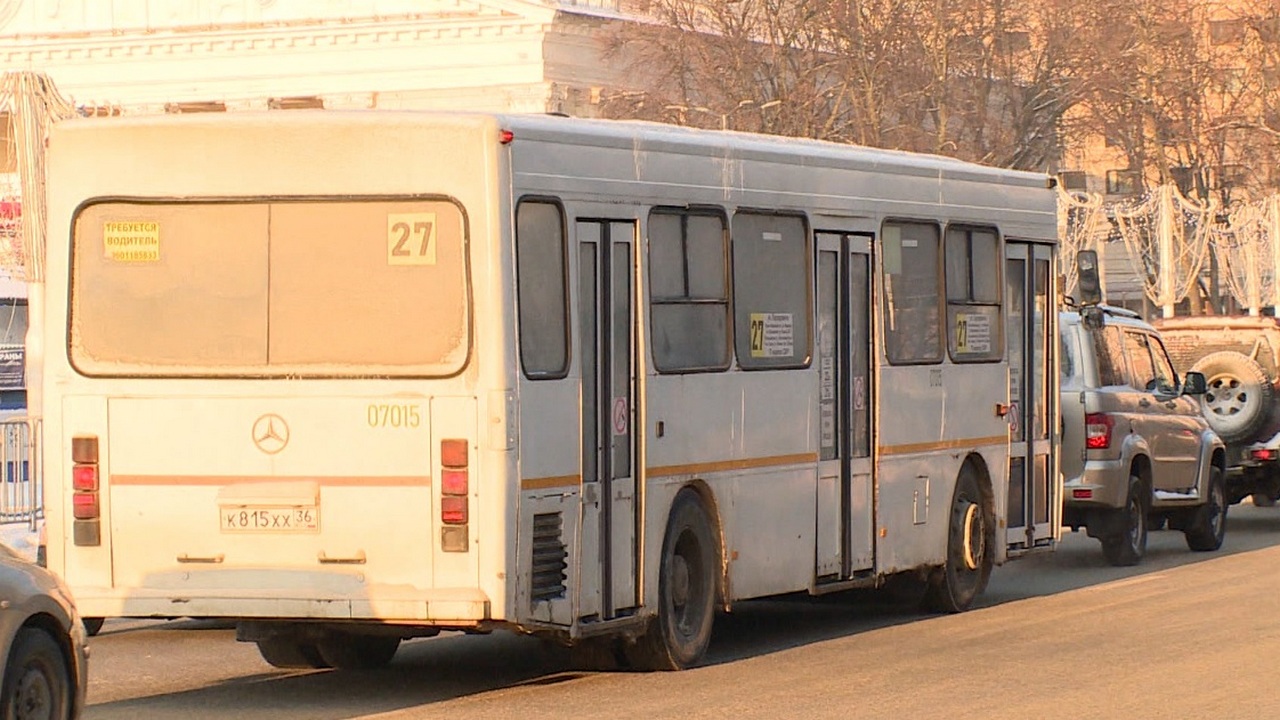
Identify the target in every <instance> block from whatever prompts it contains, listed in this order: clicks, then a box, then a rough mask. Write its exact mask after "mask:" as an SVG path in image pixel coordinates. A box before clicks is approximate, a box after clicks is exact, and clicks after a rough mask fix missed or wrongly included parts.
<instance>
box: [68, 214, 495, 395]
mask: <svg viewBox="0 0 1280 720" xmlns="http://www.w3.org/2000/svg"><path fill="white" fill-rule="evenodd" d="M318 202H441V203H448V204H451V205H453V206H454V207H456V208H457V209H458V213H459V219H460V225H461V229H462V247H461V254H462V272H463V278H462V285H463V290H464V292H465V294H466V298H465V299H464V300H463V311H464V320H465V322H464V323H463V327H464V329H465V331H466V342H465V343H464V352H463V353H462V356H461V358H459V360H458V365H457V367H456V368H451V369H450V371H449V372H446V373H439V374H424V373H406V374H403V375H395V376H394V377H395V379H397V380H446V379H449V378H455V377H459V376H460V375H462V374H463V373H464V372H466V370H467V368H468V367H469V366H470V365H471V361H472V358H473V356H474V351H475V347H474V346H475V342H476V329H475V325H476V309H475V287H474V280H473V279H472V263H471V250H472V248H471V216H470V215H469V214H468V212H467V208H466V206H464V205H463V204H462V201H460V200H459V199H458V198H456V197H454V196H452V195H446V194H442V193H406V194H395V193H376V194H370V195H332V194H316V195H207V196H199V197H188V196H174V195H165V196H146V197H139V196H134V195H97V196H94V197H90V198H88V199H86V200H83V201H81V202H80V203H79V204H78V205H76V207H75V209H74V210H72V211H71V222H70V225H69V227H68V228H67V236H66V243H67V246H66V247H67V255H66V258H67V267H66V278H67V286H66V307H67V310H66V323H65V326H66V327H65V332H64V335H63V352H64V353H65V354H66V360H67V364H68V366H69V367H70V368H71V369H72V370H73V371H74V372H75V373H76V374H77V375H80V376H81V377H84V378H91V379H121V380H153V379H162V380H210V379H211V380H281V379H295V378H297V379H305V380H358V379H365V378H369V377H378V378H382V377H386V376H385V375H383V374H372V375H371V374H359V373H335V372H311V373H299V372H297V371H296V369H290V370H281V371H271V372H235V371H233V372H187V373H176V372H123V371H105V372H104V371H94V372H90V371H88V370H86V369H85V368H84V367H82V366H81V365H80V364H79V363H77V358H76V355H75V353H74V352H73V351H72V348H73V346H74V342H75V317H76V316H75V308H76V299H75V285H76V283H75V280H74V278H75V277H76V248H77V244H76V243H77V235H76V230H75V229H76V225H77V223H78V222H79V221H80V216H81V215H82V214H83V213H84V212H85V211H86V210H88V209H89V208H91V207H94V206H97V205H104V204H129V205H139V206H146V205H161V206H163V205H240V204H254V203H262V204H268V205H269V204H271V203H318Z"/></svg>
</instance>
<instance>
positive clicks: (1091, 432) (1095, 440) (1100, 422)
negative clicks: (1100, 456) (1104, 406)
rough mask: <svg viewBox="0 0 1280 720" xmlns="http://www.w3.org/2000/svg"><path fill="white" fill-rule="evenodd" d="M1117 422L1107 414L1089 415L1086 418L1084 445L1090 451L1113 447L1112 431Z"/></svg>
mask: <svg viewBox="0 0 1280 720" xmlns="http://www.w3.org/2000/svg"><path fill="white" fill-rule="evenodd" d="M1114 428H1115V421H1114V420H1112V419H1111V416H1110V415H1108V414H1106V413H1089V414H1088V415H1085V416H1084V445H1085V447H1087V448H1089V449H1090V450H1105V449H1107V448H1109V447H1111V431H1112V429H1114Z"/></svg>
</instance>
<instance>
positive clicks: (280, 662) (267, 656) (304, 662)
mask: <svg viewBox="0 0 1280 720" xmlns="http://www.w3.org/2000/svg"><path fill="white" fill-rule="evenodd" d="M257 645H258V654H259V655H261V656H262V659H263V660H266V661H267V664H268V665H270V666H271V667H277V668H283V669H286V670H292V669H297V668H304V669H319V668H327V667H329V663H327V662H325V659H324V658H323V657H321V656H320V650H319V649H318V648H317V647H316V645H315V643H313V642H307V641H305V640H299V639H297V638H291V637H284V636H276V637H271V638H266V639H263V640H259V641H257Z"/></svg>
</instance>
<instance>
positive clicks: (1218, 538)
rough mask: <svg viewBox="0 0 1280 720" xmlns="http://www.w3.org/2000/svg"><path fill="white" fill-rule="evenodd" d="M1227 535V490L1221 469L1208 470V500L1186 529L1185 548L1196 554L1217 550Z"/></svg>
mask: <svg viewBox="0 0 1280 720" xmlns="http://www.w3.org/2000/svg"><path fill="white" fill-rule="evenodd" d="M1226 534H1227V490H1226V487H1225V484H1224V483H1223V481H1222V469H1221V468H1219V467H1217V466H1214V467H1211V468H1209V498H1208V501H1207V502H1205V504H1204V505H1201V506H1200V508H1199V509H1198V510H1196V512H1195V519H1194V520H1193V521H1192V524H1191V527H1189V528H1187V530H1186V536H1187V547H1189V548H1191V549H1192V550H1195V551H1197V552H1207V551H1211V550H1217V549H1218V548H1220V547H1222V538H1223V537H1225V536H1226Z"/></svg>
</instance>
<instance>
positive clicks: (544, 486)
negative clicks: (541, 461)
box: [520, 475, 582, 490]
mask: <svg viewBox="0 0 1280 720" xmlns="http://www.w3.org/2000/svg"><path fill="white" fill-rule="evenodd" d="M581 484H582V476H581V475H560V476H557V477H540V478H521V479H520V489H521V490H550V489H552V488H559V487H577V486H579V485H581Z"/></svg>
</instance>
